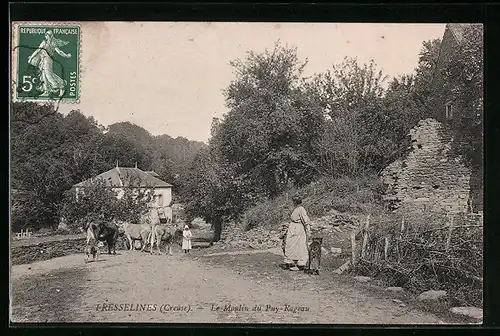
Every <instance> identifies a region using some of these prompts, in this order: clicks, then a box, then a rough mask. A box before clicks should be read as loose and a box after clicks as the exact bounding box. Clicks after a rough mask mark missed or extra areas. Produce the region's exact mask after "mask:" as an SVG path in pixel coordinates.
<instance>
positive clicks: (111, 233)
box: [89, 222, 119, 254]
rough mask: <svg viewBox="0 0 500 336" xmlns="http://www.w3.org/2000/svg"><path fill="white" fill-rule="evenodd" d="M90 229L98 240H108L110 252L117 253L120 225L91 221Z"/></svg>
mask: <svg viewBox="0 0 500 336" xmlns="http://www.w3.org/2000/svg"><path fill="white" fill-rule="evenodd" d="M89 229H90V230H91V231H92V233H93V235H94V237H95V238H96V239H97V240H99V241H105V242H106V244H107V245H108V254H116V241H117V240H118V235H119V231H118V225H116V224H115V223H106V222H101V223H99V224H96V223H91V224H90V227H89Z"/></svg>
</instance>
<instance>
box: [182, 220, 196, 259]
mask: <svg viewBox="0 0 500 336" xmlns="http://www.w3.org/2000/svg"><path fill="white" fill-rule="evenodd" d="M192 236H193V235H192V234H191V231H190V230H189V226H187V225H186V226H184V231H182V249H183V250H184V253H188V252H189V250H191V248H192V247H191V237H192Z"/></svg>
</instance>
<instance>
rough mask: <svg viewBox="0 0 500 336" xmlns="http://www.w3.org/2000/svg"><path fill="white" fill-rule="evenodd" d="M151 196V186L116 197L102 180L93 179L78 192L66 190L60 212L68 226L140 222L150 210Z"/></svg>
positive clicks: (131, 190) (130, 190)
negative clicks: (95, 222) (105, 222)
mask: <svg viewBox="0 0 500 336" xmlns="http://www.w3.org/2000/svg"><path fill="white" fill-rule="evenodd" d="M152 195H153V194H152V189H145V190H134V189H126V190H125V191H124V194H123V196H122V197H121V198H120V199H118V198H117V194H116V192H115V191H113V190H112V189H110V188H108V187H106V185H105V183H104V182H103V181H99V180H96V181H94V182H92V183H90V184H89V185H88V186H86V187H85V189H84V192H82V193H79V194H78V195H77V193H76V191H75V189H71V190H69V191H68V192H66V194H65V198H64V200H63V202H62V207H61V215H62V216H63V217H64V218H65V220H66V222H67V223H68V227H70V228H75V227H84V228H85V227H86V226H87V224H88V223H90V222H93V221H98V220H103V221H108V222H111V221H115V220H121V221H129V222H132V223H139V222H140V220H141V217H142V216H144V215H146V214H147V213H148V212H149V209H148V204H149V202H150V201H151V199H152Z"/></svg>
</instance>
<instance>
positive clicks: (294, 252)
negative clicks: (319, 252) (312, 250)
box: [285, 223, 309, 266]
mask: <svg viewBox="0 0 500 336" xmlns="http://www.w3.org/2000/svg"><path fill="white" fill-rule="evenodd" d="M308 259H309V252H308V250H307V237H306V232H305V230H304V226H303V225H302V223H290V225H289V226H288V231H287V234H286V245H285V263H287V264H291V263H293V262H297V265H298V266H306V264H307V260H308Z"/></svg>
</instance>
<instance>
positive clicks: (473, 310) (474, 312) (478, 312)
mask: <svg viewBox="0 0 500 336" xmlns="http://www.w3.org/2000/svg"><path fill="white" fill-rule="evenodd" d="M450 311H451V312H452V313H454V314H458V315H464V316H468V317H471V318H474V319H476V320H482V319H483V310H482V309H481V308H477V307H453V308H451V309H450Z"/></svg>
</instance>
